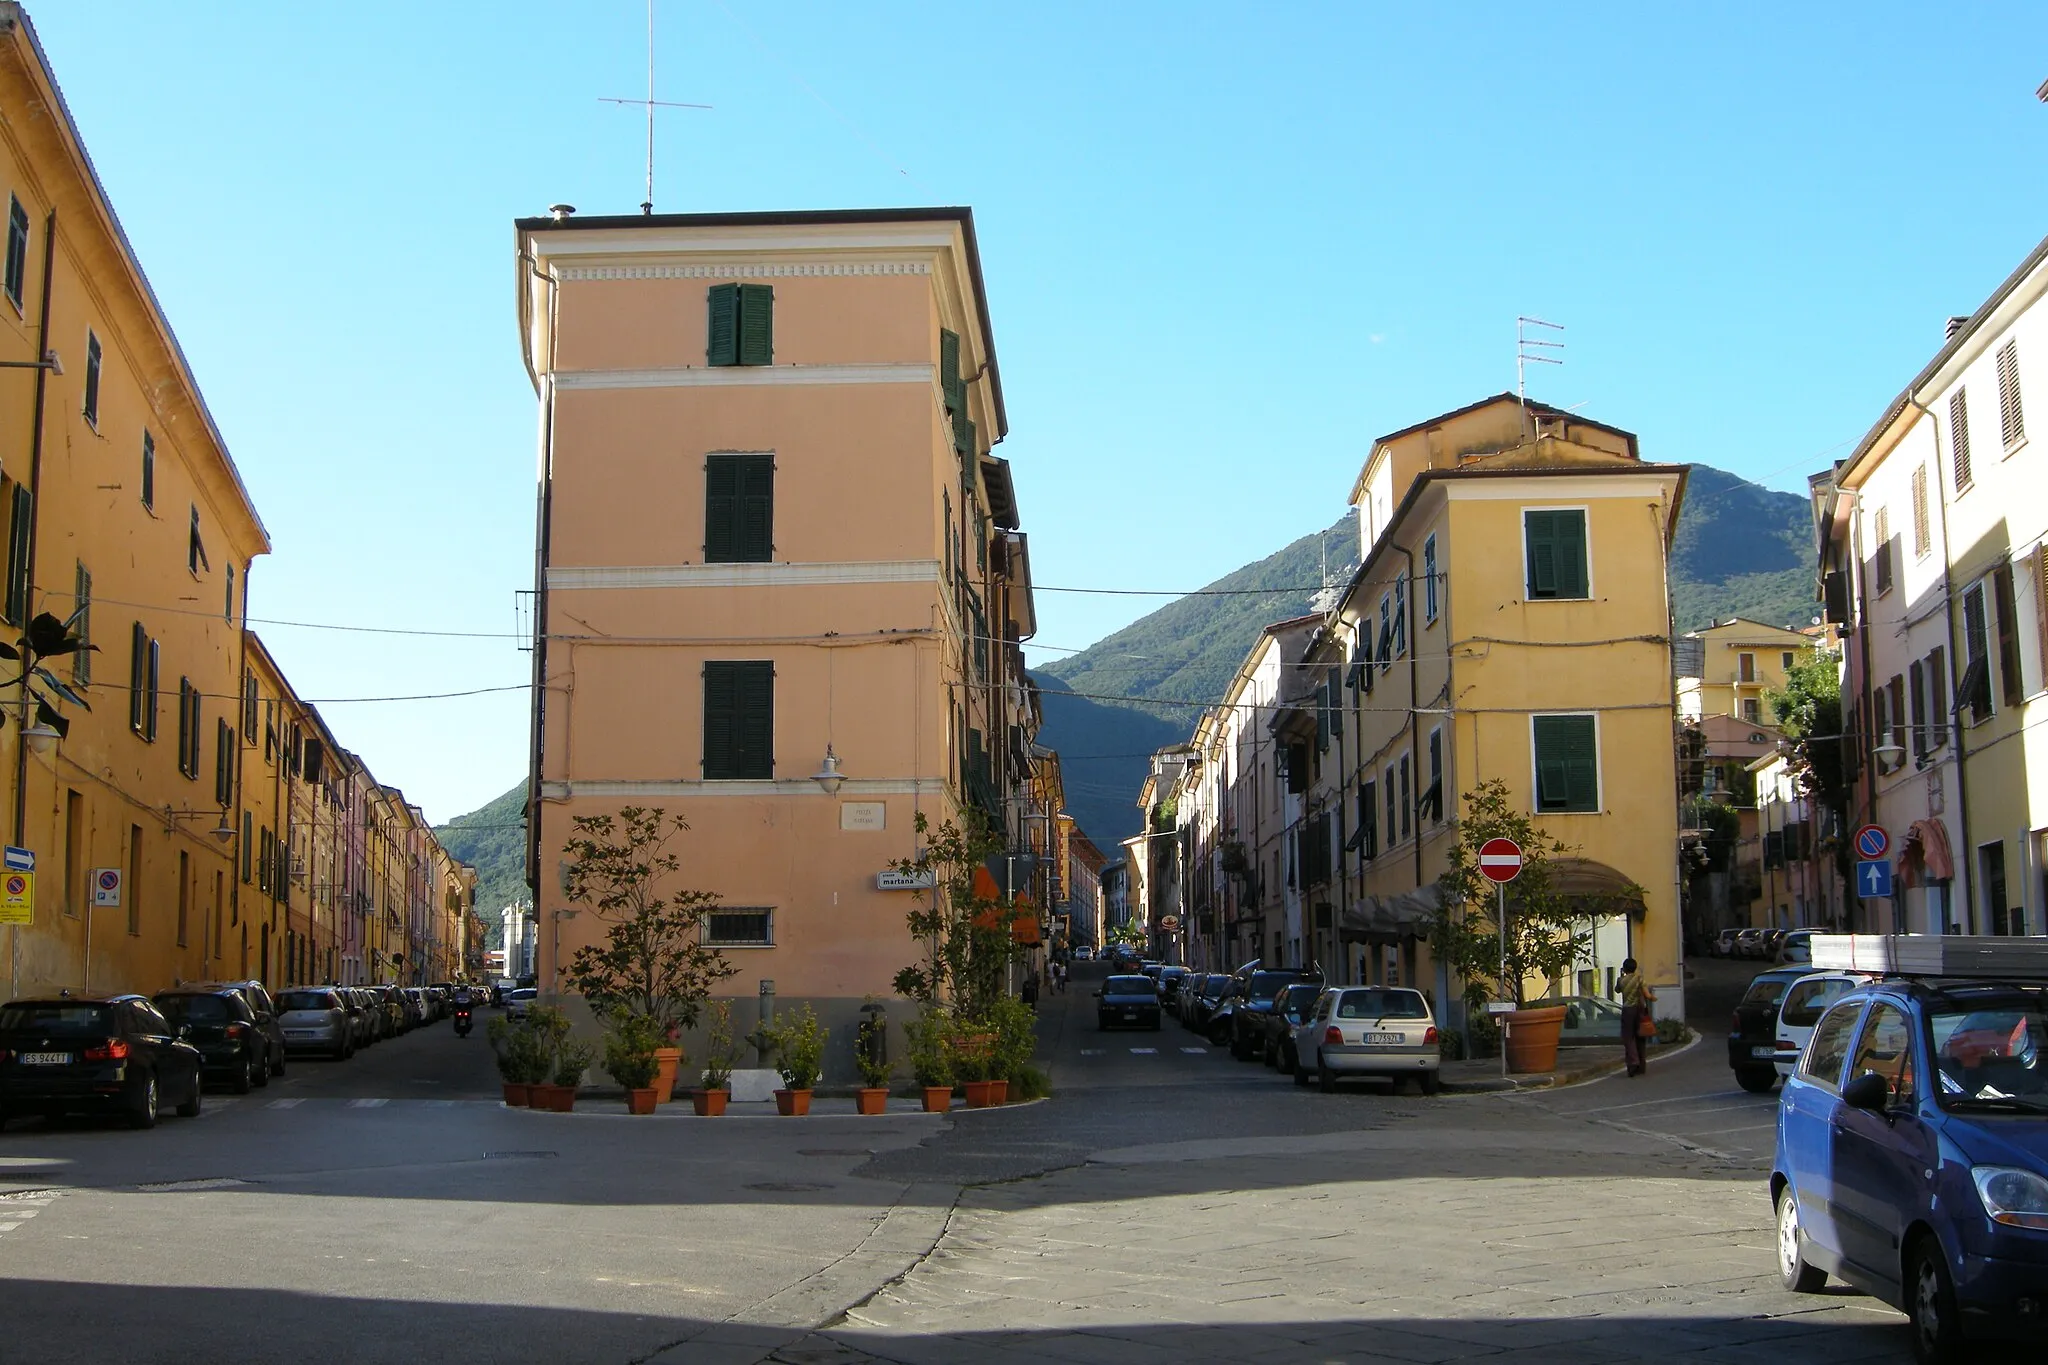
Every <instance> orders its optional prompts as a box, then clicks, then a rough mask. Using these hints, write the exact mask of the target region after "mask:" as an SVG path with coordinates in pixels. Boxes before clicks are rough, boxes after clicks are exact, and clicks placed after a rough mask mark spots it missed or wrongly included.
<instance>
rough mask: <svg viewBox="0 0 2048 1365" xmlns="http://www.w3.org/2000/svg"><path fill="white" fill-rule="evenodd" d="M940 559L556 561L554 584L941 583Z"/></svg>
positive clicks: (551, 578) (554, 587) (568, 587)
mask: <svg viewBox="0 0 2048 1365" xmlns="http://www.w3.org/2000/svg"><path fill="white" fill-rule="evenodd" d="M941 574H942V569H941V567H940V564H939V561H938V560H936V559H875V560H849V561H840V562H831V561H827V562H822V563H796V564H791V563H783V564H619V565H604V564H587V565H552V566H550V567H549V569H548V579H547V583H548V587H549V589H551V590H572V591H573V590H575V589H578V588H776V587H800V586H806V587H807V586H817V585H825V584H844V583H938V582H939V581H940V577H941Z"/></svg>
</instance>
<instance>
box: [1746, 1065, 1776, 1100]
mask: <svg viewBox="0 0 2048 1365" xmlns="http://www.w3.org/2000/svg"><path fill="white" fill-rule="evenodd" d="M1735 1083H1736V1084H1737V1085H1739V1086H1741V1087H1742V1088H1743V1089H1744V1090H1747V1091H1748V1092H1749V1093H1750V1094H1752V1095H1768V1094H1770V1093H1771V1087H1772V1086H1774V1085H1776V1084H1777V1083H1778V1073H1777V1071H1776V1070H1775V1069H1774V1070H1770V1071H1765V1070H1764V1069H1763V1068H1761V1067H1746V1068H1744V1069H1743V1070H1741V1071H1738V1072H1736V1073H1735Z"/></svg>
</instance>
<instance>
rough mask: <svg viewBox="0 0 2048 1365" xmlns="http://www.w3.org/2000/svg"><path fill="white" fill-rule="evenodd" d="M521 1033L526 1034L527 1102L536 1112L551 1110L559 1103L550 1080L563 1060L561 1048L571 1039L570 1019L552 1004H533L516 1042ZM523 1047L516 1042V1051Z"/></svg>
mask: <svg viewBox="0 0 2048 1365" xmlns="http://www.w3.org/2000/svg"><path fill="white" fill-rule="evenodd" d="M521 1033H523V1034H524V1035H525V1039H524V1043H523V1047H524V1050H525V1057H526V1068H527V1070H526V1076H527V1080H528V1084H527V1087H526V1102H527V1104H528V1105H530V1106H531V1107H533V1108H535V1109H552V1108H554V1107H555V1103H556V1099H555V1088H556V1087H555V1086H554V1084H553V1083H552V1081H551V1079H550V1078H551V1077H552V1076H553V1074H554V1071H555V1063H556V1061H557V1060H558V1059H559V1058H560V1055H561V1051H562V1045H563V1044H564V1043H565V1042H567V1041H568V1038H569V1016H568V1015H567V1014H564V1013H563V1012H562V1011H561V1010H560V1009H558V1008H557V1007H555V1006H553V1005H534V1006H532V1007H530V1008H529V1009H528V1010H527V1011H526V1017H525V1018H524V1019H523V1020H521V1021H520V1022H519V1024H518V1025H517V1027H516V1031H515V1033H514V1035H513V1036H514V1039H515V1040H517V1039H518V1036H519V1034H521ZM520 1046H522V1044H520V1043H519V1042H517V1041H515V1042H514V1048H515V1049H517V1048H519V1047H520Z"/></svg>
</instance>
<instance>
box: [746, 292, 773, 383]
mask: <svg viewBox="0 0 2048 1365" xmlns="http://www.w3.org/2000/svg"><path fill="white" fill-rule="evenodd" d="M739 290H740V328H739V348H740V355H739V363H740V364H742V365H773V364H774V363H775V290H774V289H773V288H772V287H771V286H769V285H765V284H743V285H741V286H740V287H739Z"/></svg>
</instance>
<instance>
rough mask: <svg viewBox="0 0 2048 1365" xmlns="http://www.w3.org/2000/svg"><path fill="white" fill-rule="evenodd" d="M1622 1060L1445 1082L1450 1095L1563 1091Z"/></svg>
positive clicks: (1675, 1053)
mask: <svg viewBox="0 0 2048 1365" xmlns="http://www.w3.org/2000/svg"><path fill="white" fill-rule="evenodd" d="M1701 1037H1702V1035H1701V1034H1700V1033H1699V1031H1698V1030H1697V1029H1695V1030H1694V1031H1693V1036H1692V1037H1691V1038H1690V1039H1688V1040H1686V1041H1685V1042H1683V1043H1680V1044H1679V1045H1678V1046H1677V1047H1674V1048H1671V1049H1669V1050H1668V1051H1664V1052H1660V1053H1658V1054H1657V1059H1658V1060H1659V1061H1670V1060H1671V1059H1673V1058H1675V1057H1679V1056H1682V1055H1684V1054H1685V1053H1687V1052H1689V1051H1691V1050H1692V1049H1693V1048H1694V1047H1695V1046H1697V1045H1698V1043H1699V1042H1700V1039H1701ZM1621 1068H1622V1060H1621V1059H1620V1058H1619V1057H1609V1058H1608V1059H1607V1060H1605V1061H1601V1062H1593V1063H1591V1064H1589V1065H1586V1066H1577V1067H1573V1068H1571V1069H1570V1070H1569V1071H1552V1072H1548V1073H1546V1074H1544V1075H1541V1076H1489V1077H1485V1078H1483V1079H1475V1080H1470V1081H1445V1082H1444V1083H1443V1093H1444V1094H1446V1095H1505V1094H1517V1093H1520V1092H1522V1091H1528V1090H1562V1089H1564V1088H1565V1087H1566V1086H1571V1085H1583V1084H1585V1083H1586V1082H1587V1081H1596V1080H1599V1079H1600V1078H1601V1077H1602V1076H1611V1075H1613V1074H1614V1073H1615V1072H1617V1071H1619V1070H1621Z"/></svg>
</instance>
